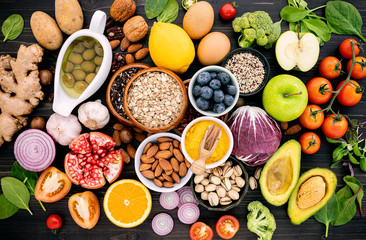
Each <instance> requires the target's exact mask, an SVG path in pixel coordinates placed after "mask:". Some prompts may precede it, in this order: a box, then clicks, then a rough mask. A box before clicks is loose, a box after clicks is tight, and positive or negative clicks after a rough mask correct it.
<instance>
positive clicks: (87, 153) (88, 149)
mask: <svg viewBox="0 0 366 240" xmlns="http://www.w3.org/2000/svg"><path fill="white" fill-rule="evenodd" d="M114 146H115V142H114V140H113V139H112V138H111V137H109V136H107V135H105V134H103V133H101V132H91V133H90V134H89V133H84V134H81V135H80V136H78V137H77V138H76V139H74V140H73V141H72V142H71V143H70V145H69V148H70V149H71V152H70V153H68V154H67V155H66V157H65V171H66V174H67V176H68V177H69V178H70V180H71V181H72V182H73V183H74V184H76V185H81V186H82V187H84V188H88V189H95V188H100V187H102V186H104V185H105V183H106V180H105V178H106V179H107V181H108V182H109V183H111V182H113V181H114V180H116V179H117V178H118V176H119V174H120V173H121V171H122V166H123V161H122V154H121V152H120V151H118V150H114ZM103 175H104V176H103ZM104 177H105V178H104Z"/></svg>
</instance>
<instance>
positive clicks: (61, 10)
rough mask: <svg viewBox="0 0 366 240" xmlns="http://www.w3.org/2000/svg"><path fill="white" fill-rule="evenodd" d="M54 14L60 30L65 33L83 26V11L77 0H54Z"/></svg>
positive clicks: (68, 33) (72, 31)
mask: <svg viewBox="0 0 366 240" xmlns="http://www.w3.org/2000/svg"><path fill="white" fill-rule="evenodd" d="M55 16H56V21H57V24H58V26H59V27H60V29H61V31H63V32H64V33H66V34H67V35H71V34H73V33H74V32H76V31H78V30H80V29H82V28H83V23H84V17H83V11H82V10H81V7H80V4H79V2H78V1H77V0H55Z"/></svg>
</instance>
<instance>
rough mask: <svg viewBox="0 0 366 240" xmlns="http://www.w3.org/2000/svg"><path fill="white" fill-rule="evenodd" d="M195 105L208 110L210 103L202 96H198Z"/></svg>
mask: <svg viewBox="0 0 366 240" xmlns="http://www.w3.org/2000/svg"><path fill="white" fill-rule="evenodd" d="M196 105H197V107H198V108H199V109H201V110H203V111H206V110H208V108H209V106H210V103H209V102H208V101H207V100H206V99H204V98H203V97H200V98H198V99H197V101H196Z"/></svg>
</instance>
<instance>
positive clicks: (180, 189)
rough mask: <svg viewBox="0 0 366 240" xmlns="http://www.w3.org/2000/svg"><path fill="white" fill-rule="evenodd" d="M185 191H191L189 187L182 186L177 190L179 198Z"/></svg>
mask: <svg viewBox="0 0 366 240" xmlns="http://www.w3.org/2000/svg"><path fill="white" fill-rule="evenodd" d="M187 189H191V187H190V186H183V187H181V188H179V189H178V190H177V193H178V195H179V196H180V194H181V193H182V192H184V191H187Z"/></svg>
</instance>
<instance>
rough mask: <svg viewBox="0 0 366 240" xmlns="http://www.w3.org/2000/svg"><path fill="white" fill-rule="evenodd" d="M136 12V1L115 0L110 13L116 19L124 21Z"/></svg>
mask: <svg viewBox="0 0 366 240" xmlns="http://www.w3.org/2000/svg"><path fill="white" fill-rule="evenodd" d="M135 12H136V3H135V1H133V0H115V1H114V2H113V4H112V6H111V9H110V14H111V17H112V18H113V20H114V21H117V22H124V21H126V20H127V19H129V18H130V17H132V16H133V15H134V14H135Z"/></svg>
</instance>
